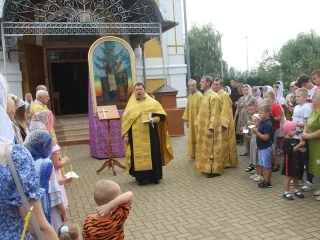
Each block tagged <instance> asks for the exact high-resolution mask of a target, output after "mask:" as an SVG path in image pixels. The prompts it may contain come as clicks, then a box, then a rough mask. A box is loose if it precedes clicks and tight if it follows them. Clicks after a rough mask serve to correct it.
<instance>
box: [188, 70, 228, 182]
mask: <svg viewBox="0 0 320 240" xmlns="http://www.w3.org/2000/svg"><path fill="white" fill-rule="evenodd" d="M212 83H213V81H212V78H211V77H209V76H205V77H203V78H202V79H201V81H200V86H201V90H203V91H204V95H203V96H202V98H201V108H200V111H199V114H198V117H197V120H196V123H195V125H196V127H197V129H198V132H197V148H196V156H195V160H194V168H195V171H197V172H202V173H207V174H209V173H212V174H210V175H211V177H213V176H219V175H220V173H221V172H222V170H223V160H222V152H221V151H222V133H221V123H220V113H221V101H220V98H219V96H218V94H216V93H215V92H214V91H213V90H212V88H211V87H212Z"/></svg>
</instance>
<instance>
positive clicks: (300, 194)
mask: <svg viewBox="0 0 320 240" xmlns="http://www.w3.org/2000/svg"><path fill="white" fill-rule="evenodd" d="M294 195H295V196H296V197H298V198H304V195H303V194H302V192H300V191H299V192H294Z"/></svg>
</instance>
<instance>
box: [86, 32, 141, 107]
mask: <svg viewBox="0 0 320 240" xmlns="http://www.w3.org/2000/svg"><path fill="white" fill-rule="evenodd" d="M88 63H89V74H90V88H91V96H92V104H93V112H96V108H97V106H105V105H117V107H118V108H124V107H125V105H126V103H127V102H128V100H129V97H130V96H131V94H132V93H133V85H134V84H135V83H136V67H135V56H134V52H133V50H132V48H131V47H130V45H129V44H128V43H127V42H126V41H125V40H123V39H121V38H117V37H102V38H100V39H98V40H97V41H95V42H94V43H93V44H92V46H91V47H90V50H89V53H88Z"/></svg>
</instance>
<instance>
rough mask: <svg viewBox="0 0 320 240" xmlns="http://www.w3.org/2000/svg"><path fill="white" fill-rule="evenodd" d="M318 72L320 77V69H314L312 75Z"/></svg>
mask: <svg viewBox="0 0 320 240" xmlns="http://www.w3.org/2000/svg"><path fill="white" fill-rule="evenodd" d="M316 74H317V76H318V77H320V69H316V70H314V71H313V72H312V73H311V76H313V75H316Z"/></svg>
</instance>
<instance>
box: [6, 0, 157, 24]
mask: <svg viewBox="0 0 320 240" xmlns="http://www.w3.org/2000/svg"><path fill="white" fill-rule="evenodd" d="M152 1H154V0H152ZM152 5H153V4H151V2H150V0H130V1H123V0H46V1H43V2H42V3H40V2H39V3H35V1H32V0H9V1H7V2H6V5H5V6H4V16H3V21H4V22H33V21H36V22H60V21H63V22H118V23H120V22H140V23H146V22H158V21H159V20H160V19H159V18H158V16H157V14H156V12H155V10H154V6H152Z"/></svg>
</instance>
